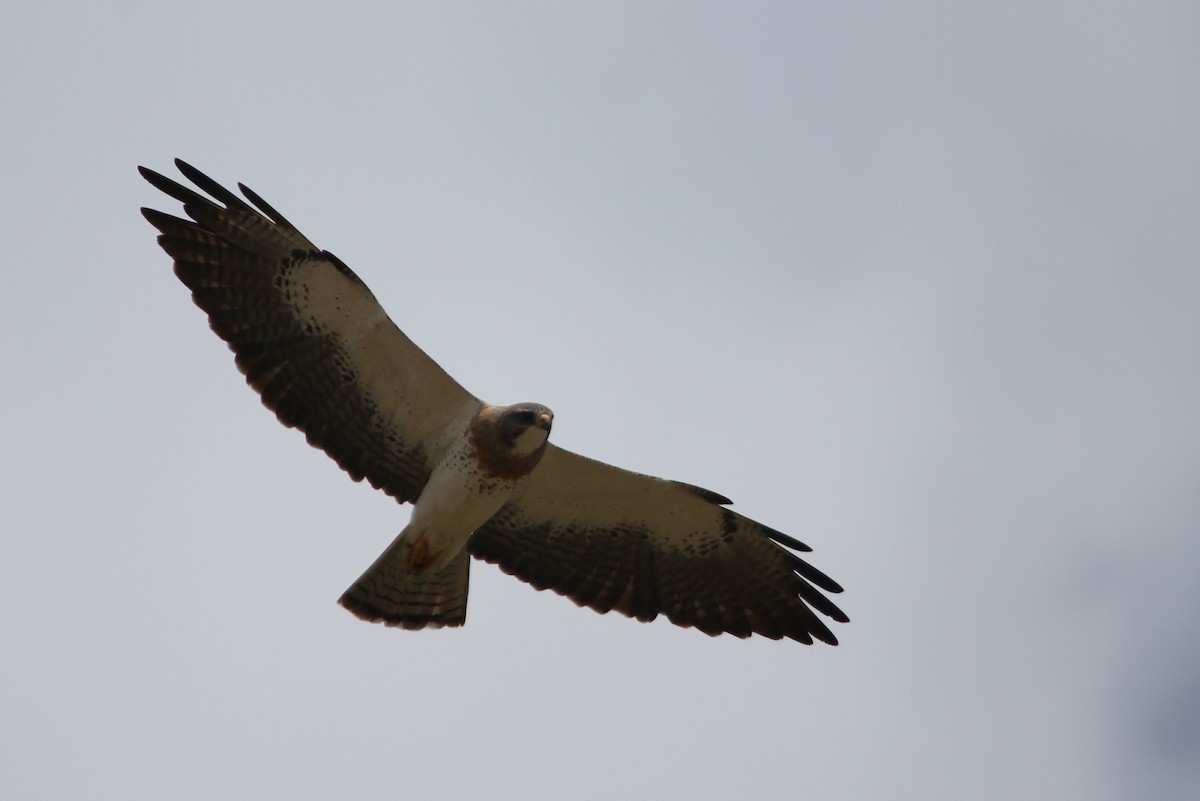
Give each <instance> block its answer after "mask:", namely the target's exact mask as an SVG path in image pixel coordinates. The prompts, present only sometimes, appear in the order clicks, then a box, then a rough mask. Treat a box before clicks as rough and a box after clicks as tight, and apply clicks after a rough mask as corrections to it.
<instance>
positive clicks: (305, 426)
mask: <svg viewBox="0 0 1200 801" xmlns="http://www.w3.org/2000/svg"><path fill="white" fill-rule="evenodd" d="M175 164H176V166H177V167H178V168H179V171H180V172H181V173H182V174H183V175H184V177H186V178H187V179H188V180H190V181H191V182H192V183H193V184H195V186H196V187H197V188H199V189H200V190H202V191H203V192H205V193H207V195H208V197H205V196H204V195H202V194H200V193H198V192H196V191H194V190H193V189H191V188H188V187H186V186H183V185H182V184H180V183H177V182H176V181H174V180H172V179H170V178H167V177H166V176H163V175H161V174H159V173H157V172H154V171H153V170H149V169H147V168H145V167H140V168H139V172H140V173H141V174H142V176H143V177H145V179H146V180H147V181H149V182H150V183H151V184H152V185H154V186H155V187H156V188H158V189H160V190H162V191H163V192H165V193H166V194H167V195H169V196H170V197H172V198H174V199H175V200H177V201H179V202H181V203H182V204H183V211H184V212H185V213H186V215H187V217H189V218H190V219H182V218H179V217H174V216H171V215H169V214H165V213H163V212H160V211H154V210H153V209H145V208H144V209H142V214H143V215H144V216H145V218H146V219H147V220H148V221H149V222H150V224H151V225H153V226H154V227H155V228H157V229H158V231H159V233H160V235H159V237H158V243H159V245H160V246H161V247H162V248H163V250H165V251H166V252H167V254H168V255H170V256H171V258H172V259H174V262H175V274H176V275H177V276H178V277H179V279H180V280H181V281H182V282H183V283H184V284H185V285H186V286H187V287H188V289H190V290H191V292H192V299H193V300H194V301H195V303H196V305H197V306H199V307H200V308H201V309H203V310H204V312H205V313H206V314H207V315H208V320H209V324H210V326H211V327H212V329H213V331H215V332H216V334H217V335H218V336H219V337H221V339H223V340H225V342H226V343H228V345H229V347H230V349H231V350H232V351H233V352H234V354H235V361H236V363H237V366H238V368H239V369H240V370H241V371H242V372H243V373H244V374H245V376H246V382H247V383H248V384H250V386H251V387H253V388H254V389H255V390H256V391H257V392H258V393H259V395H260V396H261V397H262V402H263V404H264V405H266V406H267V408H269V409H271V410H272V411H274V412H275V415H276V417H278V419H279V421H280V422H281V423H283V424H284V425H285V426H288V427H294V428H298V429H300V430H301V431H303V432H304V433H305V435H306V436H307V438H308V442H309V443H310V444H311V445H313V446H315V447H318V448H320V449H322V450H324V451H325V452H326V453H327V454H329V456H331V457H332V458H333V459H334V460H335V461H336V462H337V463H338V465H339V466H340V467H341V468H342V469H343V470H345V471H346V472H347V473H349V474H350V477H351V478H353V479H354V480H355V481H361V480H363V479H366V480H367V481H369V482H370V483H371V485H372V486H374V487H376V488H377V489H380V490H383V491H384V492H386V493H387V494H388V495H390V496H392V497H393V498H395V499H396V501H397V502H400V503H405V502H410V503H412V504H413V511H412V516H411V519H410V521H409V523H408V525H407V526H405V527H404V529H403V530H402V531H401V532H400V535H399V536H398V537H396V539H395V540H394V541H393V542H392V543H391V545H389V546H388V548H387V549H386V550H385V551H384V552H383V553H382V554H381V555H380V556H379V558H378V559H376V560H375V563H374V564H372V565H371V567H369V568H368V569H367V571H366V572H365V573H363V574H362V576H361V577H359V579H358V580H357V581H355V582H354V584H352V585H351V586H350V588H349V589H348V590H346V592H345V593H344V594H343V595H342V597H341V599H340V601H339V602H340V603H341V604H342V606H344V607H346V609H348V610H350V611H351V612H353V613H354V614H355V615H357V616H358V617H360V618H363V619H365V620H369V621H376V622H382V623H385V624H387V625H389V626H400V627H403V628H406V629H423V628H437V627H442V626H461V625H463V623H464V622H465V620H466V612H467V586H468V577H469V570H470V558H471V557H475V558H477V559H481V560H483V561H486V562H491V563H493V564H496V565H499V567H500V569H501V570H503V571H505V572H507V573H510V574H512V575H514V576H516V577H517V578H519V579H521V580H523V581H526V582H528V583H529V584H532V585H533V586H534V587H536V588H537V589H539V590H544V589H551V590H554V591H555V592H557V593H560V594H562V595H565V596H567V597H569V598H571V599H572V600H573V601H575V603H576V604H579V605H580V606H588V607H590V608H592V609H595V610H596V611H598V612H601V613H604V612H609V611H611V610H616V611H618V612H621V613H622V614H624V615H627V616H629V617H635V618H637V619H638V620H642V621H649V620H653V619H655V618H656V617H657V616H658V615H659V614H663V615H665V616H666V617H667V619H669V620H670V621H671V622H672V623H674V624H676V625H679V626H685V627H695V628H697V629H699V630H700V631H703V632H705V633H706V634H709V635H714V636H715V635H718V634H721V633H729V634H733V635H735V636H737V637H749V636H750V635H751V634H758V635H761V636H764V637H769V638H771V639H781V638H783V637H787V638H790V639H792V640H797V641H799V642H803V643H809V644H811V643H812V642H813V639H814V638H816V639H818V640H821V641H823V642H826V643H829V644H830V645H836V644H837V638H836V637H835V636H834V635H833V633H832V632H831V631H830V630H829V627H828V626H827V625H826V624H825V622H824V621H823V620H822V619H821V618H820V617H818V613H820V615H824V616H825V617H827V618H830V619H832V620H836V621H839V622H843V623H844V622H848V620H849V618H847V617H846V615H845V614H844V613H843V612H842V611H841V610H840V609H838V607H837V606H835V605H834V604H833V603H832V602H831V601H830V600H829V599H828V598H827V597H826V596H825V595H824V594H823V593H822V591H824V592H827V593H840V592H841V591H842V588H841V587H840V586H839V585H838V584H837V583H836V582H835V581H833V580H832V579H830V578H829V577H828V576H826V575H825V574H824V573H822V572H821V571H819V570H817V569H816V568H815V567H813V566H812V565H810V564H809V563H808V562H806V561H804V560H803V559H801V558H800V557H799V556H798V555H797V553H796V552H803V551H809V550H811V549H810V548H809V547H808V546H806V545H804V544H803V543H802V542H800V541H799V540H796V539H793V538H792V537H789V536H788V535H786V534H783V533H781V532H779V531H775V530H774V529H771V528H768V527H766V526H764V525H762V524H761V523H756V522H755V521H753V520H750V519H748V518H746V517H743V516H741V515H739V514H737V513H736V512H734V511H732V510H730V509H728V508H727V506H728V505H730V504H731V503H732V501H730V500H729V499H728V498H726V497H724V496H722V495H719V494H717V493H715V492H711V491H709V490H706V489H701V488H700V487H695V486H692V485H690V484H684V483H682V482H678V481H668V480H665V479H661V478H654V477H651V476H646V475H641V474H638V473H633V472H629V471H627V470H622V469H620V468H617V467H612V466H610V465H607V464H603V463H601V462H598V461H595V460H592V459H588V458H586V457H584V456H580V455H578V454H575V453H572V452H570V451H568V450H564V449H563V448H559V447H557V446H556V445H554V444H553V443H551V442H549V440H548V438H549V435H550V429H551V425H552V423H553V421H554V414H553V413H552V412H551V411H550V410H549V409H548V408H546V407H545V406H542V405H540V404H537V403H518V404H516V405H513V406H493V405H491V404H488V403H484V402H482V401H480V400H479V399H478V398H476V397H475V396H474V395H472V394H471V393H470V392H468V391H467V390H465V389H464V388H463V387H462V386H461V385H459V383H458V382H457V381H455V380H454V379H453V378H451V377H450V376H449V375H448V374H447V373H446V372H445V371H444V370H442V368H441V367H439V366H438V364H437V363H436V362H434V361H433V359H431V358H430V357H429V356H427V355H426V354H425V353H424V352H423V351H422V350H421V349H420V348H418V347H417V346H416V345H414V344H413V342H412V341H411V340H410V339H409V338H408V337H407V336H405V335H404V334H403V333H402V332H401V331H400V329H399V328H397V327H396V325H395V324H394V323H393V322H392V321H391V320H390V319H389V318H388V316H387V314H386V313H385V312H384V310H383V308H382V307H381V306H380V305H379V303H378V301H376V300H375V296H374V295H372V294H371V291H370V290H369V289H368V288H367V286H366V284H364V283H363V282H362V280H361V279H360V278H359V277H358V276H357V275H356V274H355V273H354V272H353V271H352V270H351V269H350V268H349V267H348V266H346V265H345V264H344V263H343V262H342V261H341V260H340V259H338V258H337V257H336V256H334V255H333V254H332V253H330V252H329V251H327V250H322V249H320V248H318V247H317V246H316V245H314V244H313V243H312V242H310V241H309V240H308V239H307V238H306V237H305V236H304V235H303V234H301V233H300V232H299V231H298V230H296V228H295V227H294V226H293V225H292V224H291V223H290V222H288V221H287V219H285V218H284V216H283V215H282V214H280V213H279V212H278V211H276V210H275V209H274V208H273V207H272V206H271V205H269V204H268V203H266V202H265V201H264V200H263V199H262V198H261V197H259V196H258V195H257V194H255V193H254V192H253V191H251V190H250V189H249V188H247V187H246V186H244V185H243V184H238V188H239V189H240V190H241V192H242V195H243V196H244V199H243V197H239V196H238V195H236V194H234V193H233V192H231V191H229V190H228V189H226V188H224V187H223V186H221V185H220V184H218V183H217V182H216V181H214V180H212V179H211V178H209V177H208V176H206V175H204V174H203V173H201V172H200V171H199V170H197V169H196V168H194V167H192V166H191V165H189V164H187V163H185V162H183V161H180V160H178V159H177V160H176V161H175ZM247 201H249V203H247Z"/></svg>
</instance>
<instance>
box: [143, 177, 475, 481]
mask: <svg viewBox="0 0 1200 801" xmlns="http://www.w3.org/2000/svg"><path fill="white" fill-rule="evenodd" d="M176 164H177V165H178V166H179V169H180V171H181V172H182V173H183V174H184V175H185V176H187V177H188V178H189V179H190V180H191V181H192V182H193V183H195V184H196V185H197V186H198V187H200V188H201V189H203V190H204V191H205V192H207V193H208V194H209V195H211V196H212V197H213V198H215V199H216V200H217V201H219V203H214V202H213V201H212V200H210V199H208V198H206V197H204V196H202V195H200V194H198V193H196V192H195V191H193V190H191V189H189V188H187V187H185V186H183V185H181V184H179V183H177V182H175V181H173V180H171V179H169V178H167V177H165V176H163V175H160V174H159V173H156V172H154V171H153V170H148V169H146V168H144V167H142V168H139V170H140V172H141V174H142V175H143V176H144V177H145V178H146V180H148V181H149V182H150V183H151V184H153V185H154V186H155V187H157V188H158V189H160V190H162V191H163V192H165V193H166V194H167V195H169V196H171V197H173V198H175V199H176V200H178V201H180V202H182V203H183V207H184V211H185V212H186V213H187V214H188V216H189V217H191V218H192V219H191V220H184V219H180V218H178V217H173V216H171V215H169V214H164V213H162V212H159V211H155V210H153V209H143V210H142V213H143V214H144V215H145V217H146V219H147V220H148V221H149V222H150V223H151V225H153V226H154V227H155V228H157V229H158V230H159V231H160V232H161V236H159V238H158V241H159V244H160V245H161V246H162V248H163V250H165V251H166V252H167V253H168V254H170V255H171V257H172V258H173V259H174V260H175V274H176V275H177V276H178V277H179V279H180V280H181V281H182V282H183V283H184V284H186V285H187V287H188V288H189V289H191V291H192V298H193V300H194V301H195V302H196V305H197V306H199V307H200V308H202V309H203V310H204V311H205V312H206V313H207V314H208V318H209V323H210V325H211V327H212V329H213V331H215V332H216V333H217V335H218V336H220V337H221V339H223V340H225V341H226V342H227V343H229V347H230V348H231V349H232V350H233V351H234V353H235V354H236V362H237V366H238V368H239V369H240V370H241V371H242V372H243V373H244V374H245V375H246V380H247V383H249V384H250V385H251V386H252V387H254V389H255V390H257V391H258V392H259V394H260V395H261V396H262V400H263V403H264V404H265V405H266V406H267V407H268V408H270V409H272V410H273V411H274V412H275V413H276V416H277V417H278V418H279V420H280V422H282V423H283V424H284V425H287V426H294V427H296V428H299V429H301V430H302V431H304V432H305V434H306V435H307V437H308V441H309V442H310V443H311V444H312V445H314V446H316V447H319V448H322V449H323V450H324V451H325V452H326V453H328V454H329V455H330V456H331V457H333V458H334V459H335V460H336V461H337V463H338V464H339V465H340V466H341V467H342V468H343V469H344V470H346V472H348V473H349V474H350V475H351V477H353V478H354V479H355V480H361V479H363V478H366V479H367V480H368V481H370V483H371V484H372V485H373V486H375V487H378V488H380V489H382V490H384V491H385V492H387V493H388V494H390V495H392V496H393V497H395V498H397V499H398V500H402V501H410V500H413V499H415V498H416V497H417V495H418V494H420V491H421V488H422V487H423V486H424V485H425V482H426V481H427V480H428V477H429V472H430V470H431V469H432V465H431V464H430V460H429V456H428V452H429V450H430V446H431V445H432V444H435V443H434V442H433V441H434V440H435V439H436V438H437V437H438V436H439V431H438V428H439V426H444V425H446V424H447V423H448V422H449V421H450V420H452V419H453V418H454V416H455V415H456V414H457V413H460V412H461V410H462V409H464V408H470V407H473V406H474V405H477V404H478V401H476V400H475V399H474V398H473V397H472V396H471V395H470V394H469V393H467V392H466V391H465V390H463V389H462V387H460V386H459V385H458V384H457V383H456V382H455V381H454V380H453V379H452V378H450V376H448V375H446V373H445V372H444V371H442V369H441V368H440V367H438V366H437V364H436V363H434V362H433V360H431V359H429V357H428V356H426V355H425V354H424V353H423V352H421V351H420V349H419V348H417V347H416V346H415V345H413V344H412V342H411V341H410V340H409V339H408V338H407V337H405V336H404V334H403V333H401V331H400V330H399V329H398V328H396V326H395V325H394V324H392V322H391V321H390V320H388V319H387V317H386V315H385V314H384V313H383V310H382V309H380V308H379V306H378V304H377V303H376V301H375V299H374V297H373V296H372V295H371V293H370V290H368V289H367V287H366V286H365V285H364V284H363V283H362V281H360V280H359V279H358V277H357V276H356V275H354V273H353V272H352V271H351V270H350V269H349V268H348V267H346V265H344V264H343V263H342V262H341V261H340V260H338V259H337V258H336V257H334V256H333V255H332V254H329V253H327V252H323V251H320V250H318V249H317V248H316V246H315V245H313V244H312V243H311V242H310V241H309V240H308V239H307V238H306V237H304V235H302V234H301V233H300V232H299V231H297V230H296V229H295V228H294V227H293V226H292V225H291V224H290V223H289V222H288V221H287V220H286V219H285V218H284V217H283V215H281V214H280V213H279V212H277V211H276V210H275V209H274V208H272V207H271V206H269V205H268V204H266V203H265V202H263V201H262V199H261V198H259V197H258V195H256V194H254V193H253V192H249V191H247V190H245V189H244V188H243V191H245V192H246V196H247V197H248V198H250V200H251V201H253V202H254V203H255V205H257V206H258V207H259V209H261V211H262V213H260V212H259V211H258V210H256V209H254V208H252V207H251V206H250V205H249V204H247V203H246V202H245V201H243V200H242V199H241V198H239V197H238V196H237V195H235V194H233V193H232V192H230V191H228V190H227V189H225V188H223V187H222V186H221V185H220V184H218V183H216V182H215V181H213V180H212V179H211V178H209V177H208V176H206V175H204V174H203V173H201V172H200V171H199V170H196V169H195V168H194V167H191V166H190V165H188V164H186V163H184V162H182V161H177V162H176ZM264 214H265V216H264ZM318 282H319V287H320V289H321V290H322V292H315V291H314V290H313V285H314V284H317V283H318ZM329 294H334V295H336V297H332V298H331V297H326V295H329ZM314 295H316V297H314ZM347 309H350V310H354V311H357V312H359V313H358V314H356V315H352V314H350V313H349V312H348V311H345V310H347ZM364 317H377V318H378V322H377V324H376V325H375V326H374V327H373V328H371V330H369V331H367V332H366V334H364V335H362V336H360V335H359V334H360V332H359V331H358V328H357V327H356V326H358V325H360V324H361V322H362V318H364ZM364 373H369V374H364ZM431 403H436V404H437V407H436V409H437V411H436V413H433V414H430V413H428V407H429V405H430V404H431Z"/></svg>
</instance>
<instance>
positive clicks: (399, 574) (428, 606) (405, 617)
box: [338, 537, 471, 629]
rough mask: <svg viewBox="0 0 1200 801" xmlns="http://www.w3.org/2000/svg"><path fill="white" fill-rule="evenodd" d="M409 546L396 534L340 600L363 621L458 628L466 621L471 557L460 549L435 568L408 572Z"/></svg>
mask: <svg viewBox="0 0 1200 801" xmlns="http://www.w3.org/2000/svg"><path fill="white" fill-rule="evenodd" d="M412 549H413V544H412V543H411V542H409V541H407V540H406V539H405V538H404V537H399V538H397V540H396V541H395V542H393V543H392V545H391V546H389V547H388V549H387V550H386V551H384V552H383V553H382V554H380V556H379V558H378V559H376V560H375V564H373V565H371V566H370V567H369V568H367V571H366V572H365V573H363V574H362V575H361V576H360V577H359V579H358V581H356V582H354V584H352V585H350V589H348V590H346V591H345V592H344V593H342V597H341V598H339V599H338V603H340V604H341V605H342V606H344V607H346V608H347V609H348V610H350V611H351V612H353V613H354V614H355V615H357V616H358V617H360V618H362V619H363V620H369V621H372V622H374V623H383V624H384V625H387V626H399V627H401V628H405V629H424V628H441V627H442V626H461V625H462V624H463V623H464V622H465V621H466V619H467V584H468V579H469V578H470V569H471V557H470V555H469V554H468V553H467V549H466V548H464V549H462V550H461V551H460V552H459V553H458V554H457V555H456V556H455V557H454V558H452V559H451V560H450V561H449V562H447V563H446V565H445V566H444V567H442V568H441V569H438V570H427V571H425V572H422V573H416V572H412V571H410V569H409V563H410V560H411V558H412V554H411V551H412Z"/></svg>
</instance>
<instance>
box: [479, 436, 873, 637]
mask: <svg viewBox="0 0 1200 801" xmlns="http://www.w3.org/2000/svg"><path fill="white" fill-rule="evenodd" d="M728 503H730V501H729V500H728V499H727V498H723V497H721V496H720V495H717V494H716V493H713V492H709V491H708V490H703V489H700V488H699V487H693V486H690V485H688V484H681V483H678V482H675V481H666V480H664V479H660V478H653V477H651V476H644V475H639V474H637V473H631V472H629V471H627V470H621V469H619V468H616V467H612V466H610V465H607V464H603V463H601V462H597V461H594V460H592V459H587V458H585V457H583V456H579V455H577V454H574V453H571V452H570V451H566V450H563V449H562V448H556V447H555V446H553V445H547V452H546V454H545V456H543V457H542V461H541V462H540V463H539V464H538V466H537V468H535V469H534V471H533V473H532V474H531V475H530V476H529V479H528V480H527V481H526V483H525V484H524V486H523V487H522V488H521V489H520V490H518V495H516V496H514V497H513V499H512V500H510V501H509V502H508V503H507V504H506V505H505V506H504V507H502V508H501V510H500V511H499V512H498V513H497V514H496V516H495V517H493V518H492V519H491V520H489V521H488V522H487V524H486V525H485V526H484V527H483V528H481V529H479V530H478V531H476V532H475V534H474V535H473V536H472V538H471V540H470V543H469V546H468V547H469V548H470V550H471V553H472V555H474V556H476V557H478V558H480V559H483V560H485V561H487V562H492V563H495V564H497V565H499V566H500V568H501V569H502V570H504V571H505V572H506V573H511V574H512V575H514V576H516V577H517V578H520V579H522V580H524V581H527V582H529V583H530V584H532V585H533V586H534V587H536V588H538V589H539V590H544V589H551V590H554V591H555V592H557V593H559V594H561V595H566V596H568V597H569V598H571V599H572V600H573V601H575V603H577V604H579V605H580V606H588V607H591V608H592V609H595V610H596V611H598V612H608V611H610V610H613V609H615V610H617V611H618V612H621V613H622V614H625V615H628V616H630V617H636V618H637V619H638V620H653V619H654V618H655V617H657V616H658V615H659V614H660V613H662V614H665V615H666V616H667V618H668V619H669V620H670V621H671V622H672V623H675V624H676V625H679V626H694V627H696V628H698V629H700V630H701V631H703V632H705V633H706V634H710V635H717V634H721V633H722V632H728V633H730V634H734V635H736V636H738V637H749V636H750V635H751V634H761V635H763V636H765V637H770V638H771V639H780V638H781V637H790V638H791V639H793V640H798V641H800V642H804V643H811V642H812V641H813V638H814V637H815V638H816V639H818V640H822V641H824V642H827V643H829V644H831V645H836V644H837V638H836V637H834V635H833V633H832V632H831V631H830V630H829V628H828V627H827V626H826V625H825V623H824V622H823V621H822V620H821V618H819V617H818V616H817V614H816V613H817V612H820V613H821V614H822V615H825V616H826V617H829V618H831V619H833V620H836V621H839V622H842V623H845V622H847V621H848V620H849V618H847V617H846V615H845V613H843V612H842V611H841V610H840V609H838V608H837V607H836V606H835V605H834V604H833V603H832V602H831V601H830V600H829V599H828V598H826V597H825V596H824V595H823V594H822V593H821V590H824V591H825V592H830V593H838V592H841V591H842V588H841V587H840V586H838V584H837V583H836V582H835V581H833V580H832V579H830V578H829V577H828V576H826V575H825V574H824V573H822V572H821V571H819V570H817V569H816V568H814V567H812V566H811V565H809V564H808V563H807V562H805V561H804V560H803V559H801V558H800V557H799V556H797V555H796V554H795V553H794V551H808V550H810V549H809V548H808V546H806V545H804V544H803V543H801V542H799V541H797V540H794V539H792V538H791V537H789V536H787V535H786V534H781V533H780V532H778V531H774V530H772V529H770V528H767V527H766V526H763V525H761V524H759V523H756V522H754V521H753V520H750V519H748V518H745V517H742V516H741V515H739V514H737V513H736V512H733V511H731V510H729V509H726V508H725V506H724V504H728Z"/></svg>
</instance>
